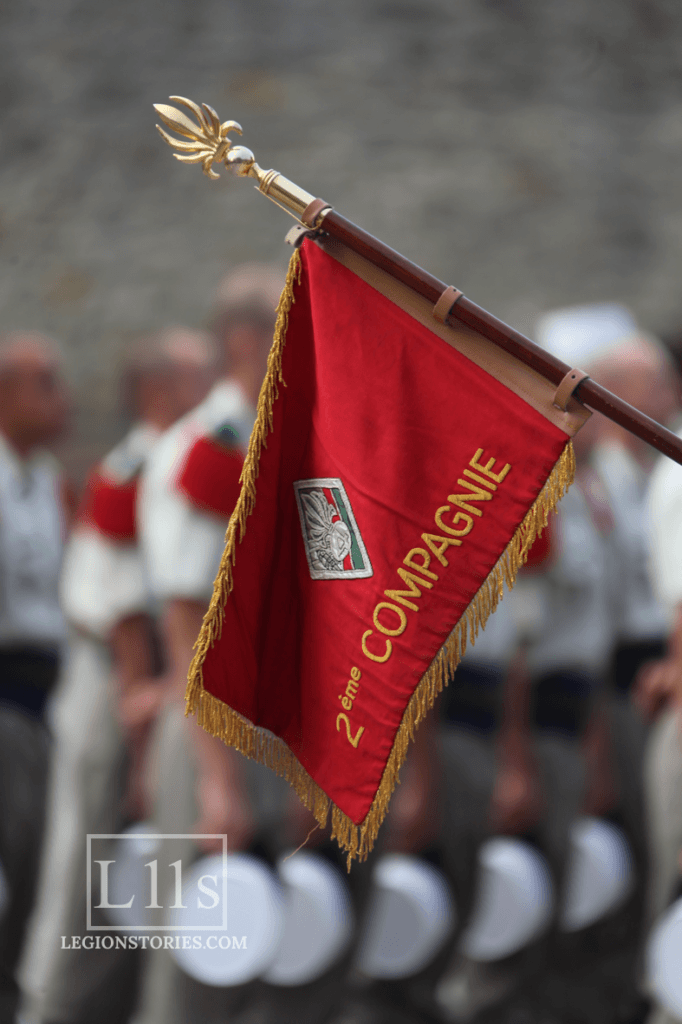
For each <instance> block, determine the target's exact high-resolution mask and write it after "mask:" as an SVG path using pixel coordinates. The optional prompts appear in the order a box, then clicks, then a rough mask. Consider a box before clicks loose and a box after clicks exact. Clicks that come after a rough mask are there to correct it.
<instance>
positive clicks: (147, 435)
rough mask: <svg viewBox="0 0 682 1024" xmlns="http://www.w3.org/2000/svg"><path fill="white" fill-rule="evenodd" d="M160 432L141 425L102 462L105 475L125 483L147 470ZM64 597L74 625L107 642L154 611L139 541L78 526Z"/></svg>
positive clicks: (68, 550)
mask: <svg viewBox="0 0 682 1024" xmlns="http://www.w3.org/2000/svg"><path fill="white" fill-rule="evenodd" d="M159 436H160V433H159V431H158V430H156V428H154V427H151V426H149V425H148V424H137V425H136V426H135V427H133V429H132V430H131V431H130V432H129V433H128V434H127V436H126V437H125V438H124V439H123V440H122V441H121V442H120V444H118V445H117V446H116V447H115V448H114V449H113V451H112V452H110V453H109V455H107V456H106V458H105V459H104V460H103V461H102V466H101V468H102V472H103V473H104V474H106V475H107V476H108V477H109V478H110V479H111V480H112V481H113V482H115V483H120V484H125V483H127V482H129V481H130V480H132V479H133V478H134V477H135V476H136V475H137V474H138V473H139V472H140V471H141V469H142V466H143V465H144V463H145V461H146V460H147V458H148V457H149V455H150V453H151V451H152V450H153V448H154V445H155V444H156V443H157V441H158V439H159ZM60 594H61V600H62V607H63V609H64V612H65V614H66V616H67V618H68V620H69V622H70V623H71V624H72V625H73V626H75V627H76V628H78V629H79V630H81V631H84V632H86V633H88V634H90V635H91V636H93V637H96V638H97V639H98V640H101V641H106V640H107V638H108V636H109V633H110V631H111V629H112V628H113V627H114V626H115V625H116V623H117V622H120V621H121V619H123V618H125V617H127V616H129V615H133V614H135V613H136V612H144V611H149V610H150V605H151V595H150V590H149V584H148V582H147V579H146V575H145V572H144V567H143V562H142V555H141V552H140V548H139V544H138V543H137V542H136V541H132V542H119V541H116V540H112V539H110V538H109V537H106V536H104V535H103V534H102V533H100V532H99V531H98V530H97V529H96V528H95V527H94V526H92V525H89V524H87V523H78V524H77V525H76V527H75V529H74V531H73V534H72V536H71V538H70V540H69V543H68V545H67V548H66V552H65V555H64V568H63V571H62V578H61V585H60Z"/></svg>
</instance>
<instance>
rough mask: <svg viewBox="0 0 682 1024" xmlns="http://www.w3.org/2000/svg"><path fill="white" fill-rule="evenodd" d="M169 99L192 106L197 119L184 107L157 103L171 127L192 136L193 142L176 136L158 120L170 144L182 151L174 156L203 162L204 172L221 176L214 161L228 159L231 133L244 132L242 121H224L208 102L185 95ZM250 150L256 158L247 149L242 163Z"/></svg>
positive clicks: (161, 113) (179, 132)
mask: <svg viewBox="0 0 682 1024" xmlns="http://www.w3.org/2000/svg"><path fill="white" fill-rule="evenodd" d="M170 99H171V101H172V102H173V103H179V104H181V105H182V106H183V107H187V109H188V110H191V111H192V113H193V114H194V115H195V116H196V118H197V121H198V124H196V123H195V122H194V121H192V120H191V119H190V118H189V117H187V115H186V114H183V113H182V111H180V110H176V109H175V107H168V106H166V104H165V103H155V104H154V110H155V111H156V112H157V114H158V115H159V117H160V118H161V120H162V121H163V123H164V124H165V125H166V126H167V127H168V128H170V129H172V131H174V132H177V134H178V135H184V137H185V138H187V139H191V141H190V142H181V141H180V140H179V139H174V138H173V136H172V135H169V134H168V133H167V132H165V131H164V130H163V128H161V126H160V125H158V124H157V126H156V127H157V128H158V130H159V132H160V134H161V136H162V137H163V138H164V139H165V140H166V142H167V143H168V145H169V146H172V147H173V149H177V150H179V151H180V152H178V153H174V154H173V156H174V157H175V159H176V160H181V161H182V163H185V164H202V165H203V169H204V174H206V175H208V177H209V178H219V177H220V175H219V174H216V173H215V171H214V170H213V169H212V164H214V163H223V162H226V161H227V158H228V156H229V154H230V150H231V148H232V146H231V142H230V139H229V138H228V134H229V133H230V132H237V133H238V134H239V135H241V134H242V129H241V125H239V124H237V122H236V121H223V123H222V124H221V123H220V118H219V117H218V115H217V114H216V112H215V110H214V109H213V107H209V105H208V103H202V104H201V106H199V104H198V103H193V102H192V100H188V99H185V97H184V96H171V97H170ZM236 148H237V149H239V150H240V151H241V150H242V149H243V147H241V146H239V147H236ZM247 153H248V156H250V158H251V161H253V153H251V152H250V151H246V150H244V151H243V153H241V152H240V155H241V156H242V160H240V161H239V163H242V164H243V163H244V162H245V161H244V159H243V158H244V156H246V154H247ZM246 162H248V161H246Z"/></svg>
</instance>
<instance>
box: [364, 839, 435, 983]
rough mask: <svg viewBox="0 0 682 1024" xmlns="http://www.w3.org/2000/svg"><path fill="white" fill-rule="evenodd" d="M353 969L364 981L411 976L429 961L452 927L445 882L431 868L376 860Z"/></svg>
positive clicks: (395, 858) (398, 858)
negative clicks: (367, 978)
mask: <svg viewBox="0 0 682 1024" xmlns="http://www.w3.org/2000/svg"><path fill="white" fill-rule="evenodd" d="M372 882H373V887H374V891H373V892H372V893H371V896H370V901H369V905H368V908H367V917H366V922H367V924H366V928H365V932H364V935H363V936H362V939H361V941H360V947H359V950H358V954H357V960H356V963H357V966H358V967H359V969H360V970H361V971H362V972H363V973H364V974H365V975H367V976H368V977H370V978H381V979H395V978H406V977H409V976H410V975H413V974H416V973H417V972H418V971H420V970H422V968H424V967H426V966H427V964H429V963H430V962H431V960H433V958H434V957H435V955H436V954H437V953H438V952H439V950H440V949H441V947H442V946H443V945H444V943H445V940H446V939H447V937H448V935H450V933H451V932H452V930H453V928H454V925H455V907H454V903H453V900H452V896H451V894H450V889H449V887H448V884H447V881H446V879H445V877H444V876H443V875H442V874H441V872H440V871H438V870H437V869H436V868H435V867H433V866H432V865H431V864H429V863H427V862H426V861H423V860H419V859H418V858H416V857H409V856H407V855H404V854H397V853H396V854H389V855H387V856H385V857H382V859H381V860H380V861H378V863H377V865H376V867H375V868H374V872H373V875H372Z"/></svg>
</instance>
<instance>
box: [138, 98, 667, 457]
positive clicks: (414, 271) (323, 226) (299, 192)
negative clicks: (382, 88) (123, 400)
mask: <svg viewBox="0 0 682 1024" xmlns="http://www.w3.org/2000/svg"><path fill="white" fill-rule="evenodd" d="M171 100H172V101H174V102H175V103H180V104H181V105H182V106H184V107H185V108H186V109H188V110H189V111H191V113H193V114H194V115H195V117H196V118H197V123H195V122H194V121H192V120H191V119H190V118H189V117H187V115H186V114H184V113H182V112H181V111H178V110H176V109H175V108H174V107H169V106H166V105H165V104H161V103H159V104H155V106H154V109H155V110H156V111H157V113H158V114H159V116H160V118H161V120H162V121H163V122H164V124H165V125H166V126H167V127H168V128H171V129H172V130H173V131H175V132H177V134H178V135H180V136H182V137H183V138H182V141H179V140H177V139H174V138H173V137H172V136H170V135H168V133H167V132H165V131H164V130H163V129H162V128H160V127H159V126H158V125H157V128H158V129H159V131H160V133H161V135H162V136H163V138H164V139H165V140H166V142H168V143H169V145H170V146H172V147H173V148H175V149H177V150H179V151H180V152H177V153H175V154H174V155H175V157H176V159H178V160H180V161H182V162H183V163H200V164H202V166H203V170H204V173H205V174H207V175H208V176H209V177H211V178H217V177H218V175H217V174H216V173H215V171H213V169H212V165H213V164H214V163H224V164H225V166H226V167H227V168H228V169H229V170H231V171H232V172H233V173H235V174H237V175H238V176H239V177H249V178H254V179H255V180H256V182H257V188H258V189H259V191H261V192H263V194H264V195H267V196H268V198H270V199H272V200H273V201H274V202H276V203H277V205H279V206H283V207H285V208H286V209H287V210H288V211H291V212H292V213H293V214H294V215H295V217H296V218H297V219H299V220H302V222H303V223H304V224H305V225H306V226H307V227H315V228H318V229H319V230H321V231H324V232H325V233H327V234H329V235H331V236H332V237H334V238H337V239H338V240H339V241H340V242H343V243H344V245H347V246H348V247H349V248H350V249H353V250H354V251H355V252H357V253H359V255H361V256H364V257H365V259H367V260H369V261H370V263H373V264H375V266H377V267H380V268H381V269H382V270H385V271H386V272H387V273H389V274H391V276H392V277H394V278H396V280H398V281H401V282H402V283H403V284H405V285H407V286H408V287H409V288H411V289H412V290H413V291H415V292H417V293H418V294H419V295H422V296H424V298H426V299H428V300H429V301H430V302H431V303H433V305H434V306H435V304H436V302H437V301H438V299H439V298H440V297H441V295H442V294H443V292H444V291H445V289H446V287H447V286H446V285H445V284H444V283H443V282H442V281H439V280H438V278H436V277H433V276H432V275H431V274H428V273H427V272H426V271H425V270H422V269H421V267H418V266H417V265H416V263H412V262H411V261H410V260H407V259H405V257H404V256H401V255H400V253H398V252H396V251H395V250H394V249H391V248H390V247H389V246H388V245H384V243H383V242H380V241H379V239H378V238H374V237H373V236H372V235H370V234H369V233H368V232H367V231H363V229H362V228H359V227H358V226H357V225H356V224H353V223H352V222H351V221H349V220H346V218H345V217H342V216H341V214H339V213H337V212H336V211H335V210H332V209H331V208H330V207H328V206H326V204H324V203H322V202H321V201H320V200H315V197H314V196H312V195H311V194H310V193H309V192H306V191H305V190H304V189H302V188H300V187H299V186H298V185H295V184H294V183H293V182H291V181H289V180H288V179H287V178H285V177H284V176H283V175H282V174H279V173H278V172H277V171H274V170H270V171H264V170H263V169H262V168H261V167H259V166H258V164H257V163H256V160H255V157H254V155H253V153H252V152H251V150H250V149H247V148H246V147H245V146H234V145H232V143H231V140H230V139H229V138H228V134H229V132H231V131H234V132H237V133H238V134H239V135H241V133H242V130H241V127H240V125H239V124H237V122H236V121H224V122H223V123H222V124H221V123H220V119H219V118H218V115H217V114H216V112H215V111H214V110H213V108H212V107H209V106H208V104H206V103H202V104H201V106H199V105H198V104H196V103H194V102H193V101H192V100H188V99H186V98H184V97H182V96H171ZM188 139H189V140H190V141H185V140H188ZM306 213H308V214H310V213H312V218H311V220H310V222H307V221H308V219H307V218H306V216H305V215H306ZM447 320H448V321H449V322H451V323H453V324H454V323H455V322H456V321H459V322H460V323H463V324H466V326H467V327H470V328H472V330H474V331H478V333H479V334H482V335H483V336H484V337H485V338H488V339H489V340H490V341H492V342H494V344H496V345H498V346H499V347H500V348H503V349H505V351H507V352H509V353H510V354H511V355H513V356H515V358H516V359H518V360H519V361H520V362H522V363H525V364H526V365H527V366H530V367H532V369H534V370H536V371H537V372H538V373H540V374H541V375H542V376H543V377H545V378H546V379H547V380H549V381H551V382H552V383H553V384H556V385H557V386H558V385H559V384H560V383H561V381H562V380H563V379H564V377H566V375H567V374H569V373H570V372H571V370H572V369H573V367H570V366H567V365H566V364H565V363H563V362H562V361H561V360H560V359H557V358H556V357H555V356H553V355H550V353H549V352H545V350H544V349H542V348H540V347H539V346H538V345H535V344H534V343H533V342H532V341H530V340H529V339H528V338H526V337H524V335H523V334H519V332H518V331H515V330H513V329H512V328H511V327H508V326H507V325H506V324H505V323H503V322H502V321H501V320H498V319H497V318H496V317H494V316H492V315H491V314H490V313H487V312H486V311H485V310H484V309H482V308H481V307H480V306H477V305H476V303H475V302H472V301H471V299H467V298H466V297H465V296H464V295H460V296H459V297H458V298H457V299H456V301H454V305H453V306H452V308H451V310H450V313H449V314H448V317H447ZM573 393H574V394H575V396H576V398H579V399H580V401H581V402H583V403H584V404H585V405H587V406H588V407H589V408H590V409H593V410H594V411H595V412H600V413H602V415H604V416H606V417H607V418H608V419H610V420H612V421H613V422H614V423H617V424H618V425H619V426H621V427H624V428H625V429H626V430H629V431H630V433H631V434H634V435H635V437H639V438H641V440H643V441H646V443H647V444H650V445H651V446H652V447H653V448H656V449H657V450H658V451H660V452H662V453H663V454H664V455H667V456H668V457H669V458H671V459H673V461H675V462H678V463H680V465H682V440H681V439H680V438H679V437H677V436H676V435H675V434H673V432H672V431H671V430H668V429H667V428H666V427H664V426H662V425H661V424H660V423H657V422H656V421H655V420H652V419H651V418H650V417H649V416H645V415H644V413H642V412H640V411H639V410H638V409H635V408H634V407H633V406H631V405H628V403H627V402H624V401H623V400H622V399H620V398H618V397H617V396H616V395H614V394H612V393H611V392H610V391H607V389H606V388H603V387H602V386H601V385H600V384H597V383H596V381H593V380H591V379H590V378H589V377H587V378H585V379H584V380H582V381H581V382H580V383H579V384H578V385H577V387H576V388H575V390H574V392H573Z"/></svg>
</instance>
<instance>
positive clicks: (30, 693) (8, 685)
mask: <svg viewBox="0 0 682 1024" xmlns="http://www.w3.org/2000/svg"><path fill="white" fill-rule="evenodd" d="M58 675H59V652H58V651H57V650H55V649H52V648H42V647H30V646H24V645H22V646H16V647H0V704H1V705H4V706H5V707H11V708H14V709H15V710H17V711H21V712H23V713H24V714H28V715H30V716H31V717H32V718H38V719H40V718H42V717H43V712H44V710H45V704H46V703H47V698H48V697H49V695H50V693H51V691H52V690H53V689H54V685H55V683H56V682H57V676H58Z"/></svg>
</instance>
